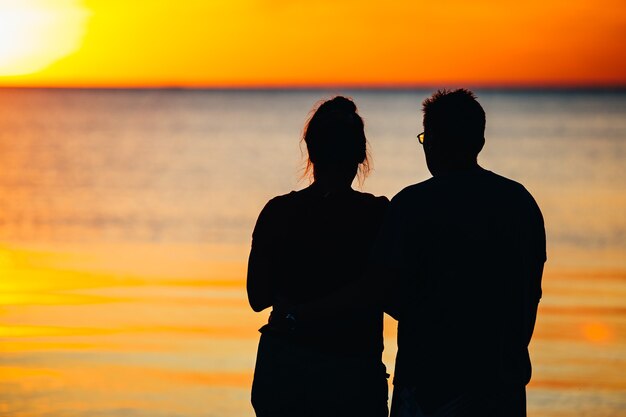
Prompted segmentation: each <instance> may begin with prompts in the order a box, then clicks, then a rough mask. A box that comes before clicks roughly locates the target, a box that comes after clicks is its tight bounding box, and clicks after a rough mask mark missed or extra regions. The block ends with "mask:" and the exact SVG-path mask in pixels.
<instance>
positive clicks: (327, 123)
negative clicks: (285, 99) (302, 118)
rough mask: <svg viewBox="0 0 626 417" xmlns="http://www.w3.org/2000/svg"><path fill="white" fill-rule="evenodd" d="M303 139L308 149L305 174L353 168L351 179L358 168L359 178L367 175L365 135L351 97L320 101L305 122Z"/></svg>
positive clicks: (316, 174) (361, 121) (346, 171)
mask: <svg viewBox="0 0 626 417" xmlns="http://www.w3.org/2000/svg"><path fill="white" fill-rule="evenodd" d="M302 140H304V142H305V143H306V148H307V151H308V159H307V166H306V170H305V176H306V175H311V174H312V175H313V178H315V179H319V176H320V175H324V174H326V173H329V172H344V173H350V172H352V178H351V179H350V180H352V179H353V178H354V175H355V174H356V172H357V170H358V172H359V179H360V180H362V179H363V178H364V177H365V176H367V174H368V172H369V169H370V167H369V158H368V150H367V139H366V138H365V131H364V126H363V119H361V116H359V114H358V113H357V108H356V105H355V104H354V102H353V101H352V100H350V99H348V98H345V97H342V96H337V97H334V98H332V99H330V100H326V101H323V102H321V104H319V105H318V106H317V107H316V108H315V109H314V112H313V115H312V116H311V117H310V118H309V120H308V121H307V123H306V125H305V126H304V134H303V136H302Z"/></svg>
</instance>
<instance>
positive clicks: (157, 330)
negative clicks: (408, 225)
mask: <svg viewBox="0 0 626 417" xmlns="http://www.w3.org/2000/svg"><path fill="white" fill-rule="evenodd" d="M429 93H430V92H429V91H420V90H416V91H367V90H360V91H341V90H339V91H200V90H199V91H193V90H190V91H186V90H180V91H177V90H146V91H124V90H111V91H106V90H101V91H95V90H11V89H5V90H0V416H48V415H50V416H90V417H91V416H151V417H152V416H179V415H180V416H252V415H253V412H252V408H251V406H250V404H249V388H250V382H251V377H252V371H253V366H254V359H255V352H256V343H257V339H258V332H257V331H256V330H257V329H258V327H260V325H261V324H262V323H263V322H264V321H265V320H266V319H267V312H263V313H254V312H252V310H250V308H249V307H248V306H247V302H246V296H245V269H246V258H247V254H248V249H249V244H250V234H251V231H252V228H253V226H254V222H255V220H256V216H257V215H258V213H259V211H260V210H261V208H262V207H263V205H264V204H265V202H266V201H267V200H268V199H269V198H271V197H273V196H275V195H278V194H284V193H287V192H289V191H290V190H292V189H299V188H303V187H305V186H306V185H307V184H308V180H307V179H303V178H301V177H302V168H303V166H304V164H303V155H302V150H301V146H300V143H299V138H300V136H301V132H302V127H303V125H304V123H305V121H306V119H307V117H308V114H309V111H310V110H311V108H312V107H313V105H314V104H315V103H316V102H317V101H318V100H320V99H322V98H329V97H332V96H333V95H335V94H344V95H349V96H351V97H353V98H354V100H355V102H356V103H357V105H358V107H359V111H360V113H361V115H362V116H363V118H364V119H365V124H366V133H367V136H368V140H369V142H370V145H371V153H372V156H373V161H374V171H373V172H372V173H371V175H370V177H369V178H367V180H366V181H365V182H364V183H363V185H362V189H363V190H364V191H366V192H371V193H373V194H377V195H387V196H389V197H391V196H393V195H394V194H395V193H397V192H398V191H400V190H401V189H402V188H404V187H405V186H407V185H409V184H412V183H415V182H418V181H422V180H424V179H427V178H428V177H429V174H428V171H427V169H426V166H425V163H424V158H423V153H422V149H421V147H420V145H419V143H418V142H417V140H416V139H415V136H416V134H417V133H419V132H421V131H422V130H423V129H422V128H421V113H420V102H421V101H422V100H423V99H424V98H426V97H427V96H428V95H429ZM478 96H479V101H480V102H481V103H482V105H483V107H484V108H485V111H486V113H487V132H486V139H487V143H486V146H485V149H484V151H483V152H482V153H481V156H480V158H479V161H480V163H481V164H482V165H483V166H484V167H485V168H487V169H490V170H492V171H495V172H497V173H499V174H501V175H504V176H507V177H509V178H512V179H515V180H517V181H519V182H521V183H522V184H524V185H525V186H526V188H527V189H528V190H529V191H530V192H531V193H532V194H533V195H534V196H535V198H536V200H537V202H538V203H539V206H540V207H541V209H542V211H543V214H544V217H545V222H546V230H547V237H548V258H549V259H548V263H547V265H546V272H545V275H544V298H543V300H542V302H541V305H540V310H539V317H538V322H537V327H536V333H535V337H534V339H533V341H532V343H531V355H532V359H533V364H534V374H533V380H532V381H531V384H530V385H529V388H528V404H529V415H531V416H538V417H539V416H545V417H548V416H550V417H551V416H570V415H589V416H601V417H602V416H620V415H624V414H625V413H626V376H625V375H626V93H625V92H607V91H548V92H539V91H523V90H520V91H495V90H490V91H478ZM355 187H358V184H355ZM385 338H386V350H385V362H386V363H387V366H388V368H390V369H393V366H392V365H393V360H394V354H395V340H394V338H395V323H394V322H393V320H391V319H388V320H387V321H386V330H385Z"/></svg>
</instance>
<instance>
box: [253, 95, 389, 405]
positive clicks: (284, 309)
mask: <svg viewBox="0 0 626 417" xmlns="http://www.w3.org/2000/svg"><path fill="white" fill-rule="evenodd" d="M303 140H304V142H306V146H307V150H308V161H307V172H309V173H311V171H312V175H313V179H314V181H313V183H312V184H311V185H310V186H309V187H307V188H305V189H303V190H301V191H292V192H291V193H289V194H286V195H282V196H279V197H275V198H273V199H272V200H270V201H269V202H268V203H267V205H266V206H265V208H263V210H262V211H261V214H260V215H259V218H258V220H257V223H256V226H255V229H254V232H253V238H252V249H251V252H250V259H249V263H248V278H247V289H248V299H249V301H250V305H251V307H252V308H253V309H254V311H257V312H259V311H262V310H264V309H265V308H267V307H270V306H271V307H272V312H271V315H270V318H269V322H268V324H266V325H265V326H263V327H262V328H261V329H260V332H261V340H260V342H259V348H258V353H257V361H256V368H255V372H254V382H253V384H252V405H253V406H254V409H255V412H256V415H257V416H258V417H265V416H271V417H281V416H289V417H293V416H316V417H319V416H331V417H332V416H342V417H345V416H360V417H370V416H371V417H386V416H387V414H388V409H387V379H386V378H387V375H386V373H385V367H384V365H383V363H382V360H381V354H382V350H383V339H382V326H383V325H382V320H383V313H382V310H381V309H378V308H374V307H364V306H362V305H359V306H357V305H356V302H357V301H355V300H354V299H353V298H351V297H346V298H345V303H346V305H347V306H348V307H349V308H347V309H345V310H343V309H342V311H347V313H341V314H337V315H334V316H333V315H329V314H320V318H319V319H316V318H311V314H306V316H307V318H306V319H303V320H300V319H299V317H298V306H299V305H304V304H306V305H309V306H310V305H311V303H313V305H314V304H315V300H320V299H322V298H324V297H325V296H327V295H329V294H332V293H334V292H337V291H338V290H340V289H342V288H344V289H345V287H346V286H347V285H351V286H354V285H355V283H358V282H359V280H363V279H364V278H363V276H364V275H365V269H366V264H367V258H368V254H369V251H370V246H371V245H372V243H373V241H374V239H375V238H376V236H377V233H378V229H379V227H380V224H381V222H382V218H383V215H384V212H385V210H386V208H387V205H388V203H389V201H388V200H387V198H386V197H374V196H373V195H371V194H366V193H361V192H357V191H355V190H353V189H352V188H351V184H352V181H353V180H354V178H355V176H356V175H357V172H358V171H360V172H359V174H360V175H362V176H365V175H367V172H368V170H369V160H368V152H367V141H366V138H365V133H364V126H363V120H362V119H361V117H360V116H359V114H358V113H357V108H356V106H355V104H354V102H352V101H351V100H349V99H347V98H345V97H340V96H339V97H335V98H333V99H331V100H328V101H325V102H323V103H321V105H319V107H317V109H316V110H315V112H314V113H313V115H312V116H311V118H310V119H309V120H308V122H307V124H306V126H305V130H304V135H303ZM350 303H354V304H355V305H354V307H355V308H354V309H353V308H351V307H350ZM320 306H323V303H321V304H320ZM357 307H358V308H357ZM320 308H323V307H320ZM325 313H328V312H325ZM328 317H332V318H331V319H329V318H328Z"/></svg>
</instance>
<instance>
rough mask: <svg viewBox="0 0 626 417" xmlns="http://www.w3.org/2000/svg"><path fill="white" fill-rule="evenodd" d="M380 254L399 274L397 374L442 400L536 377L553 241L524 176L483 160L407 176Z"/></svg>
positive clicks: (378, 260) (379, 260)
mask: <svg viewBox="0 0 626 417" xmlns="http://www.w3.org/2000/svg"><path fill="white" fill-rule="evenodd" d="M374 254H375V256H374V259H375V261H374V262H375V264H377V267H378V268H381V270H382V271H387V273H388V274H389V276H388V278H389V277H393V281H394V284H393V286H392V290H391V291H392V293H391V294H390V296H389V297H388V298H389V299H390V300H392V301H393V302H391V310H392V311H391V312H392V313H393V314H394V315H395V316H396V317H397V318H398V319H399V321H398V356H397V360H396V369H395V379H394V384H396V385H410V386H417V387H418V395H419V396H420V397H421V398H426V399H430V401H434V402H437V401H439V403H441V402H445V401H446V400H448V399H449V398H450V397H451V396H454V395H455V394H458V393H460V392H464V391H467V390H468V389H469V388H471V387H481V388H486V387H488V386H490V385H493V384H501V383H510V384H519V386H523V385H525V384H526V383H527V382H528V380H529V379H530V372H531V368H530V360H529V357H528V350H527V346H528V342H529V341H530V335H531V334H532V328H533V326H534V317H535V314H536V313H535V312H536V310H534V309H533V305H534V306H535V307H536V304H537V303H538V301H539V299H540V298H541V271H542V267H543V263H544V262H545V260H546V244H545V231H544V225H543V218H542V216H541V212H540V210H539V208H538V207H537V204H536V203H535V201H534V199H533V198H532V196H531V195H530V194H529V193H528V191H526V189H525V188H524V187H523V186H522V185H520V184H518V183H516V182H514V181H511V180H509V179H506V178H504V177H501V176H499V175H496V174H494V173H492V172H490V171H486V170H483V169H480V168H477V169H474V170H471V171H460V172H456V173H450V174H446V175H440V176H436V177H433V178H431V179H429V180H427V181H424V182H422V183H419V184H416V185H412V186H409V187H407V188H405V189H404V190H403V191H401V192H400V193H399V194H398V195H396V196H395V197H394V198H393V199H392V201H391V204H390V206H389V210H388V212H387V216H386V219H385V222H384V224H383V226H382V229H381V235H380V239H379V241H378V243H377V245H376V249H375V251H374ZM427 401H428V400H427Z"/></svg>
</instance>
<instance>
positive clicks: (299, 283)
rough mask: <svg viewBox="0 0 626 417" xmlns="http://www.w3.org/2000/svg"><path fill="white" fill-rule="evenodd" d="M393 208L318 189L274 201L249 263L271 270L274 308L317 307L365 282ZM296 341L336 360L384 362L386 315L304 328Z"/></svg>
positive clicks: (362, 314) (362, 313) (260, 223)
mask: <svg viewBox="0 0 626 417" xmlns="http://www.w3.org/2000/svg"><path fill="white" fill-rule="evenodd" d="M388 204H389V200H388V199H387V198H386V197H375V196H373V195H371V194H366V193H360V192H357V191H354V190H352V189H346V190H345V191H342V192H336V193H332V194H328V195H324V194H323V193H321V192H320V190H318V189H316V187H314V186H312V187H309V188H306V189H304V190H301V191H297V192H296V191H293V192H291V193H289V194H287V195H283V196H279V197H275V198H273V199H272V200H270V201H269V202H268V203H267V205H266V206H265V208H264V209H263V211H262V212H261V214H260V215H259V219H258V220H257V224H256V227H255V229H254V233H253V240H252V254H251V256H261V257H263V258H264V259H265V260H266V262H267V264H268V265H270V266H269V268H271V272H270V273H269V275H270V285H271V288H272V298H273V299H274V307H275V308H276V306H277V304H282V305H299V304H304V303H308V302H311V301H313V300H318V299H321V298H323V297H325V296H327V295H328V294H330V293H332V292H334V291H336V290H338V289H340V288H342V287H344V286H346V285H347V284H354V282H355V281H358V280H362V279H363V277H364V272H365V269H366V267H367V262H368V256H369V254H370V251H371V246H372V244H373V241H374V240H375V238H376V236H377V235H378V231H379V228H380V225H381V223H382V219H383V216H384V213H385V210H386V208H387V206H388ZM351 302H355V300H351V299H347V300H346V303H351ZM355 311H356V310H355ZM297 339H298V340H299V341H300V342H303V343H306V344H307V345H310V346H313V347H316V348H320V349H324V350H327V351H331V352H335V353H340V354H349V355H362V354H374V355H378V356H379V355H380V352H382V311H381V310H380V309H376V310H374V309H370V310H363V309H358V313H356V312H355V314H351V313H350V312H348V313H346V314H341V315H340V316H338V317H336V318H333V319H331V320H328V319H324V320H320V321H316V320H312V321H311V322H310V323H307V325H306V326H301V325H300V324H299V326H298V332H297Z"/></svg>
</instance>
